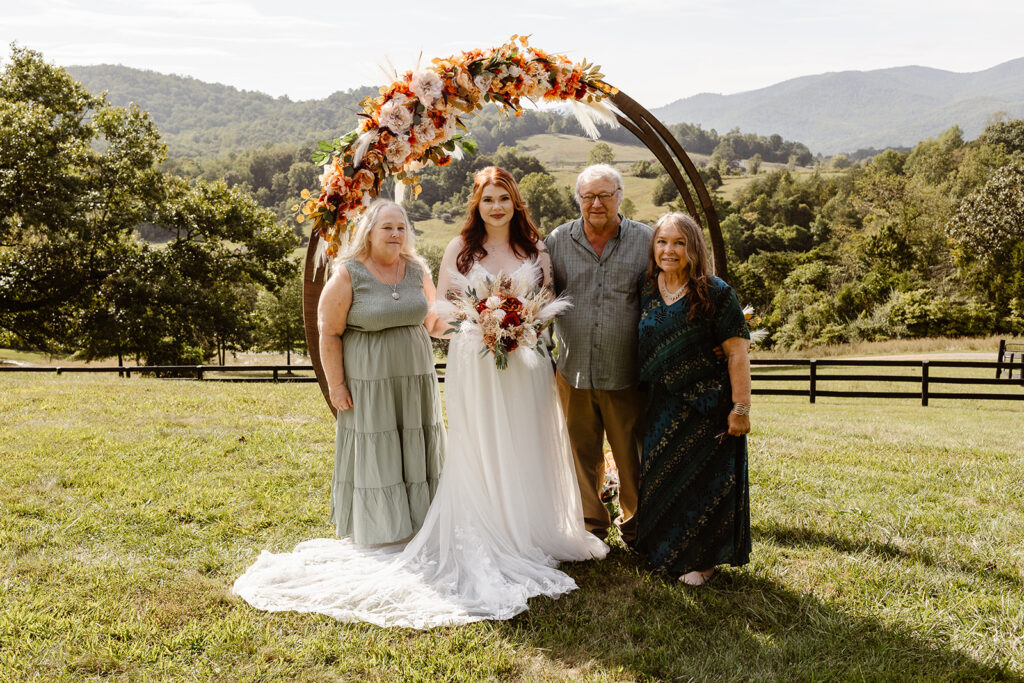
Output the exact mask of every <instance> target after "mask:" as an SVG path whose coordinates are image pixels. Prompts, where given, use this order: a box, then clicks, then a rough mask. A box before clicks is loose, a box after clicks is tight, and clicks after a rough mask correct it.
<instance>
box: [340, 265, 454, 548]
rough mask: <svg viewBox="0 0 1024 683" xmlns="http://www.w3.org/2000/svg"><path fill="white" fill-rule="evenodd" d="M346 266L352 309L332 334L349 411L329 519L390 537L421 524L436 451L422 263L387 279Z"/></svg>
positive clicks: (366, 539) (437, 401)
mask: <svg viewBox="0 0 1024 683" xmlns="http://www.w3.org/2000/svg"><path fill="white" fill-rule="evenodd" d="M345 266H346V267H347V268H348V272H349V275H350V276H351V279H352V306H351V308H349V311H348V320H347V322H346V327H345V333H344V334H343V335H342V338H341V340H342V353H343V358H344V364H345V381H346V383H347V384H348V388H349V391H350V392H351V394H352V408H350V409H349V410H343V411H342V410H339V411H338V423H337V434H336V437H335V444H334V477H333V479H332V482H331V521H332V522H334V524H335V526H336V527H337V533H338V536H339V537H347V536H350V537H351V538H352V539H353V540H354V541H355V542H356V543H364V544H370V543H391V542H394V541H399V540H402V539H404V538H407V537H408V536H411V535H412V534H413V533H415V532H416V530H417V529H419V528H420V525H421V524H422V523H423V518H424V516H425V515H426V514H427V508H428V507H429V506H430V501H431V500H432V499H433V497H434V492H435V491H436V490H437V480H438V477H439V476H440V474H441V464H442V462H443V460H444V452H445V429H444V422H443V419H442V416H441V398H440V392H439V390H438V384H437V374H436V373H435V371H434V355H433V351H432V349H431V345H430V337H429V335H428V334H427V331H426V329H425V328H424V327H423V320H424V318H426V315H427V308H428V307H427V298H426V295H425V294H424V292H423V270H422V267H421V266H420V265H419V264H417V263H412V262H407V263H406V266H405V277H404V279H403V280H402V281H401V282H400V283H399V284H398V285H397V286H393V285H388V284H384V283H382V282H380V281H379V280H377V279H376V278H375V277H374V276H373V275H372V274H371V273H370V272H369V271H368V270H367V268H366V266H364V265H363V264H362V263H360V262H359V261H356V260H351V261H347V262H345ZM395 293H397V294H398V297H397V298H395V297H394V294H395Z"/></svg>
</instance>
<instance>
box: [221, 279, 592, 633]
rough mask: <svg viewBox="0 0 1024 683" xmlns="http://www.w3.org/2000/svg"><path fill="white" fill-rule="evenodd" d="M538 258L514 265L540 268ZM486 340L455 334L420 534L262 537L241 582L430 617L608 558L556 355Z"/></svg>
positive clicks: (279, 602)
mask: <svg viewBox="0 0 1024 683" xmlns="http://www.w3.org/2000/svg"><path fill="white" fill-rule="evenodd" d="M530 265H531V264H529V263H526V264H524V265H523V267H522V268H520V270H518V271H516V273H515V275H516V276H521V277H526V276H532V275H531V274H530V272H526V271H527V269H528V267H529V266H530ZM474 267H475V268H480V266H479V265H477V266H474ZM531 272H535V271H531ZM480 350H481V346H480V343H479V341H478V340H475V339H472V338H470V337H467V336H465V335H462V334H457V335H456V336H455V337H454V338H453V339H452V341H451V345H450V350H449V355H448V367H447V375H446V377H445V401H446V406H447V415H448V453H447V456H446V458H445V463H444V469H443V470H442V473H441V480H440V483H439V484H438V489H437V493H436V495H435V497H434V500H433V502H432V503H431V505H430V509H429V511H428V512H427V516H426V519H425V520H424V522H423V526H422V528H421V529H420V531H419V532H418V533H416V535H415V536H414V537H413V538H412V539H411V540H410V541H409V542H408V543H407V544H405V545H404V546H403V545H397V546H388V547H383V548H381V547H367V546H357V545H355V544H353V543H352V542H351V541H349V540H347V539H342V540H337V539H328V538H320V539H314V540H311V541H306V542H303V543H300V544H299V545H297V546H296V547H295V549H294V550H293V551H292V552H290V553H281V554H276V553H271V552H267V551H263V552H262V553H261V554H260V556H259V559H257V561H256V563H255V564H253V565H252V566H251V567H250V568H249V569H248V570H247V571H246V573H245V574H243V575H242V576H241V577H239V578H238V580H237V581H235V584H234V592H235V593H237V594H238V595H240V596H241V597H242V598H244V599H245V600H246V601H247V602H249V603H250V604H251V605H253V606H254V607H257V608H259V609H263V610H267V611H272V612H277V611H297V612H318V613H322V614H327V615H330V616H332V617H334V618H336V619H340V620H342V621H365V622H370V623H373V624H377V625H379V626H407V627H411V628H420V629H423V628H430V627H433V626H441V625H452V624H463V623H468V622H472V621H479V620H482V619H508V618H510V617H513V616H515V615H516V614H519V613H520V612H522V611H524V610H525V609H527V599H528V598H531V597H535V596H539V595H545V596H548V597H558V596H560V595H562V594H564V593H567V592H569V591H572V590H574V589H575V588H576V587H577V586H576V582H575V581H574V580H573V579H572V578H571V577H570V576H568V575H567V574H565V573H564V572H561V571H559V570H558V569H557V564H558V562H559V561H561V560H587V559H594V558H603V557H604V556H605V555H606V554H607V552H608V547H607V546H606V545H605V544H604V543H603V542H602V541H600V540H599V539H597V538H595V537H594V536H593V535H591V534H590V533H588V532H587V531H586V530H585V529H584V525H583V511H582V506H581V503H580V494H579V488H578V487H577V484H576V474H575V470H574V468H573V464H572V454H571V451H570V450H569V438H568V434H567V432H566V429H565V422H564V419H563V417H562V410H561V406H560V405H559V403H558V401H557V400H556V396H555V385H554V376H553V373H552V370H551V364H550V361H548V360H547V359H546V358H545V359H543V361H542V362H539V363H538V362H536V360H538V359H532V360H533V361H534V362H527V361H529V360H531V359H527V358H524V354H527V353H531V354H536V351H533V350H529V349H519V350H517V351H514V352H513V353H511V354H510V355H509V363H508V368H507V369H506V370H497V369H496V368H495V366H494V358H493V357H492V356H491V355H490V354H488V355H486V356H483V355H481V352H480Z"/></svg>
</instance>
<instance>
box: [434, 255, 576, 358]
mask: <svg viewBox="0 0 1024 683" xmlns="http://www.w3.org/2000/svg"><path fill="white" fill-rule="evenodd" d="M452 279H453V284H454V285H455V286H456V287H458V288H460V289H461V290H462V295H461V296H453V297H450V298H449V300H448V301H449V303H450V305H451V306H452V309H453V310H452V311H451V315H452V319H451V320H449V324H450V325H451V329H452V330H453V331H455V332H458V333H461V334H466V335H469V336H470V337H471V338H472V337H479V339H480V341H481V342H482V344H483V349H482V350H481V353H482V354H484V355H486V354H488V353H490V354H492V355H493V356H494V365H495V367H497V368H498V369H499V370H505V369H506V368H508V357H509V354H510V353H512V352H513V351H516V350H517V349H520V348H525V349H528V350H536V351H537V352H538V354H539V353H540V352H541V349H540V347H539V346H538V340H539V338H540V334H541V332H543V330H544V328H545V327H547V326H548V325H549V324H551V321H552V320H554V318H555V316H557V315H558V314H559V313H562V312H563V311H565V310H566V309H568V308H570V307H571V306H572V304H571V303H569V301H568V300H567V299H563V298H555V297H554V296H553V295H552V294H551V292H550V291H549V290H547V289H544V288H542V287H540V286H538V285H537V282H538V280H539V279H540V266H539V265H537V264H536V263H530V262H528V263H524V264H523V265H522V266H521V267H520V268H519V269H518V270H516V271H515V272H514V273H513V274H512V275H504V274H502V273H499V274H498V275H497V276H495V275H491V274H490V273H489V272H487V271H486V270H485V269H484V268H482V267H481V266H479V265H476V266H473V269H472V270H470V272H469V274H468V275H466V276H463V275H461V274H459V273H453V274H452ZM537 357H538V356H537V354H526V355H524V356H523V359H524V360H525V361H526V362H527V364H528V365H530V366H533V364H534V363H536V362H537Z"/></svg>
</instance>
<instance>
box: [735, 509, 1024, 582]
mask: <svg viewBox="0 0 1024 683" xmlns="http://www.w3.org/2000/svg"><path fill="white" fill-rule="evenodd" d="M753 531H754V536H755V537H756V538H757V539H758V540H762V541H768V542H771V543H775V544H776V545H784V546H789V547H791V548H813V547H827V548H832V549H833V550H836V551H838V552H841V553H848V554H868V555H874V556H877V557H883V558H890V559H895V560H903V561H907V562H915V563H917V564H922V565H925V566H927V567H936V568H939V569H947V570H952V571H958V572H962V573H964V574H974V575H976V576H977V577H979V578H981V579H983V580H987V581H998V582H999V583H1003V584H1007V585H1009V586H1010V587H1012V588H1017V589H1020V588H1024V582H1022V581H1021V579H1020V577H1019V576H1017V575H1016V574H1012V573H1010V572H1008V571H1006V570H1005V569H1000V568H998V567H996V566H995V565H994V564H989V563H982V562H978V561H975V562H971V561H970V560H956V561H946V560H939V559H936V558H935V557H933V556H932V555H930V554H928V553H927V552H923V551H921V550H918V549H913V548H901V547H899V546H896V545H894V544H892V543H883V542H881V541H876V540H874V539H870V538H851V537H849V536H840V535H837V534H831V533H828V532H825V531H819V530H817V529H810V528H807V527H792V526H781V525H778V524H774V523H773V524H767V525H764V524H762V525H760V526H758V527H756V528H755V529H754V530H753Z"/></svg>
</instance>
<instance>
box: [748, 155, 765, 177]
mask: <svg viewBox="0 0 1024 683" xmlns="http://www.w3.org/2000/svg"><path fill="white" fill-rule="evenodd" d="M761 161H762V159H761V155H760V154H755V155H754V156H752V157H750V158H749V159H747V171H748V172H749V173H750V175H757V174H758V173H760V172H761Z"/></svg>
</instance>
